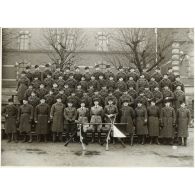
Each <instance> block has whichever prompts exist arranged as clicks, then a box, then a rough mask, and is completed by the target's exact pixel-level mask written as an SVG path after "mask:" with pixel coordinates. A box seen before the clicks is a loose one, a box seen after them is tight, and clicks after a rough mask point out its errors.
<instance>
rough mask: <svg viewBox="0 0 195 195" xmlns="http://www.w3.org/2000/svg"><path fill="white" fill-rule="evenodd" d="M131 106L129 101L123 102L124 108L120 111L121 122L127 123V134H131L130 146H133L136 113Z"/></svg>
mask: <svg viewBox="0 0 195 195" xmlns="http://www.w3.org/2000/svg"><path fill="white" fill-rule="evenodd" d="M128 105H129V102H128V100H124V101H123V106H122V108H121V110H120V112H121V114H120V116H121V117H120V122H121V123H127V125H126V132H129V134H130V145H131V146H133V137H134V134H135V112H134V110H133V108H131V107H130V106H128Z"/></svg>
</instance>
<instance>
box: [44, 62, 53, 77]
mask: <svg viewBox="0 0 195 195" xmlns="http://www.w3.org/2000/svg"><path fill="white" fill-rule="evenodd" d="M48 74H49V75H52V71H51V68H50V65H49V64H45V70H44V71H43V80H44V79H45V78H47V75H48Z"/></svg>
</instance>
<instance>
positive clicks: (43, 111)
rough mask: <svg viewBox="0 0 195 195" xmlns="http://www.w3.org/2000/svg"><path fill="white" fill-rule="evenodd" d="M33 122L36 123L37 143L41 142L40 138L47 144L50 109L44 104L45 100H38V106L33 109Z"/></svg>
mask: <svg viewBox="0 0 195 195" xmlns="http://www.w3.org/2000/svg"><path fill="white" fill-rule="evenodd" d="M34 121H35V123H36V133H37V135H38V136H37V141H38V142H40V141H41V136H43V137H44V141H45V142H47V134H48V129H49V123H50V107H49V105H48V104H47V103H45V98H41V99H40V104H39V105H37V106H36V108H35V116H34Z"/></svg>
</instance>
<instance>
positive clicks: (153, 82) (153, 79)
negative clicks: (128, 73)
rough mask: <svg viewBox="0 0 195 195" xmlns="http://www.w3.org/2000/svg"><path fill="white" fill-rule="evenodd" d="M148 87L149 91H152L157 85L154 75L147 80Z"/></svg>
mask: <svg viewBox="0 0 195 195" xmlns="http://www.w3.org/2000/svg"><path fill="white" fill-rule="evenodd" d="M149 87H150V91H152V92H153V91H154V88H155V87H159V84H158V83H157V82H156V81H155V78H154V77H151V79H150V81H149Z"/></svg>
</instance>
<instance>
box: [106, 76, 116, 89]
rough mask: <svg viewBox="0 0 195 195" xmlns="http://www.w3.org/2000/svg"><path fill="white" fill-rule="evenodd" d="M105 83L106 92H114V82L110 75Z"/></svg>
mask: <svg viewBox="0 0 195 195" xmlns="http://www.w3.org/2000/svg"><path fill="white" fill-rule="evenodd" d="M106 83H107V88H108V90H112V91H114V90H115V86H116V82H115V80H114V76H112V75H110V76H109V79H108V80H107V82H106Z"/></svg>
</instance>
